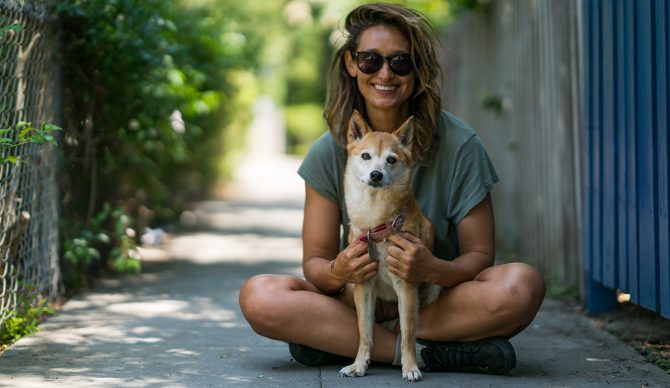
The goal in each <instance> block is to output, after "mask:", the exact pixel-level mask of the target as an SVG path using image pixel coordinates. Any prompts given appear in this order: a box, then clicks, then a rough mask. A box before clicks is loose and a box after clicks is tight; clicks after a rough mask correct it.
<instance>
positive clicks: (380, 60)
mask: <svg viewBox="0 0 670 388" xmlns="http://www.w3.org/2000/svg"><path fill="white" fill-rule="evenodd" d="M351 55H352V56H353V57H354V59H356V66H358V69H359V70H360V71H362V72H363V73H365V74H374V73H376V72H378V71H379V70H381V68H382V67H383V66H384V61H385V60H386V61H388V63H389V68H391V71H392V72H393V73H394V74H395V75H399V76H403V75H407V74H409V73H411V72H412V71H413V70H414V66H413V65H412V59H411V58H410V55H409V54H395V55H389V56H388V57H384V56H382V55H380V54H377V53H375V52H372V51H351Z"/></svg>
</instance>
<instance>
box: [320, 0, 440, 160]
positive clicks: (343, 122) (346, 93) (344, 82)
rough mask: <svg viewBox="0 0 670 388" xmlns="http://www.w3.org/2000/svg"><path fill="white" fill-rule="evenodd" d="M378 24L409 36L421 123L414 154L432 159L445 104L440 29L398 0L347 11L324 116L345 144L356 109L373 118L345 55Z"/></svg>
mask: <svg viewBox="0 0 670 388" xmlns="http://www.w3.org/2000/svg"><path fill="white" fill-rule="evenodd" d="M378 25H384V26H393V27H396V28H398V29H399V30H400V31H401V32H402V34H403V35H404V36H405V37H406V38H407V40H408V41H409V47H410V56H411V58H412V64H413V65H414V73H413V76H414V77H416V83H415V85H416V86H415V90H414V93H413V94H412V96H411V97H410V99H409V109H410V115H413V116H414V125H415V132H414V144H413V149H412V153H413V155H414V157H415V160H417V161H418V162H419V163H427V162H428V157H429V152H430V148H431V146H432V140H433V132H434V130H435V128H436V126H437V121H438V119H439V116H440V109H441V106H442V101H441V97H440V87H441V83H442V78H441V77H442V71H441V68H440V64H439V63H438V61H437V54H436V52H435V47H436V46H437V44H438V39H437V34H436V32H435V29H434V28H433V26H432V25H431V24H430V22H429V21H428V19H427V18H426V17H425V16H423V15H421V14H420V13H419V12H417V11H414V10H411V9H408V8H404V7H402V6H399V5H394V4H385V3H374V4H366V5H362V6H360V7H358V8H356V9H354V10H353V11H351V12H350V13H349V15H347V18H346V20H345V23H344V29H345V32H346V42H345V43H344V45H343V46H342V47H341V48H340V49H339V50H337V52H336V53H335V58H334V59H333V63H332V65H331V69H330V78H329V80H328V97H327V100H326V107H325V110H324V118H325V119H326V122H327V123H328V128H329V129H330V132H331V133H332V135H333V137H335V139H337V140H338V142H339V143H340V144H342V145H345V144H346V142H347V131H346V128H347V127H348V122H349V118H350V117H351V114H352V112H353V111H354V109H357V110H358V111H359V112H361V114H362V115H363V117H366V118H367V112H366V111H365V101H364V99H363V96H362V95H361V93H360V91H359V90H358V86H357V84H356V78H354V77H351V76H350V75H349V73H348V72H347V68H346V64H345V60H344V55H345V52H347V51H355V50H356V48H357V47H358V43H359V41H360V38H361V35H362V34H363V31H365V30H366V29H368V28H370V27H373V26H378Z"/></svg>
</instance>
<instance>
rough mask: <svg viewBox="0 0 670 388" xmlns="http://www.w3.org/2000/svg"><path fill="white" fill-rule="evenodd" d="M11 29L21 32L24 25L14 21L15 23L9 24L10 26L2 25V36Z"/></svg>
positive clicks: (0, 28)
mask: <svg viewBox="0 0 670 388" xmlns="http://www.w3.org/2000/svg"><path fill="white" fill-rule="evenodd" d="M9 30H12V31H14V32H21V31H23V26H22V25H20V24H19V23H14V24H12V25H9V26H4V27H0V36H2V35H4V34H5V32H7V31H9Z"/></svg>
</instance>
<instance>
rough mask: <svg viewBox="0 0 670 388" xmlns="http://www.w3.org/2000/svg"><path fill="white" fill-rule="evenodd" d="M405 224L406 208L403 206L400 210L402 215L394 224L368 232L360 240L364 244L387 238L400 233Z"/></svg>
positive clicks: (396, 218) (380, 226)
mask: <svg viewBox="0 0 670 388" xmlns="http://www.w3.org/2000/svg"><path fill="white" fill-rule="evenodd" d="M403 222H405V207H404V206H403V208H402V209H400V213H398V215H397V216H396V217H395V219H394V220H393V222H391V223H390V224H381V225H378V226H376V227H374V228H373V229H370V230H368V231H367V232H365V233H363V234H361V235H360V236H359V237H358V239H359V240H361V241H364V242H368V241H375V240H379V239H382V238H386V237H388V236H390V235H391V234H393V233H399V232H400V229H401V228H402V224H403Z"/></svg>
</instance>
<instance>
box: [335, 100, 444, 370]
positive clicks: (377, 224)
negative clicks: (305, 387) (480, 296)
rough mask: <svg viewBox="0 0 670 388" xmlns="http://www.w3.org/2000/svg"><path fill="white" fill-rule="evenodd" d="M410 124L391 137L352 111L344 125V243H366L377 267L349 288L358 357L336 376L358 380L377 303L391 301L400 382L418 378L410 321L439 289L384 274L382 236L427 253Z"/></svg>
mask: <svg viewBox="0 0 670 388" xmlns="http://www.w3.org/2000/svg"><path fill="white" fill-rule="evenodd" d="M413 135H414V125H413V123H412V117H410V118H409V119H408V120H407V121H405V123H403V124H402V125H401V126H400V128H398V129H396V130H395V131H394V132H393V133H392V134H391V133H385V132H374V131H373V130H372V128H370V127H369V126H368V125H367V123H366V122H365V120H364V119H363V117H362V116H361V115H360V114H359V113H358V111H354V113H353V114H352V116H351V119H350V120H349V132H348V139H349V143H348V146H347V151H348V153H349V158H348V160H347V166H346V170H345V173H344V196H345V201H346V205H347V212H348V214H349V219H350V222H351V229H350V231H349V242H351V241H353V239H361V240H362V241H368V245H369V252H370V258H371V259H372V260H377V261H378V262H379V266H378V272H377V275H376V276H375V277H374V278H372V279H371V280H370V281H368V282H366V283H360V284H356V285H355V287H354V302H355V304H356V311H357V316H358V331H359V345H358V354H357V355H356V359H355V361H354V363H353V364H352V365H349V366H347V367H344V368H342V370H340V376H349V377H353V376H364V375H365V372H366V371H367V369H368V365H369V363H370V351H371V349H372V342H373V339H372V332H373V326H374V319H375V316H374V315H375V303H376V300H377V298H379V299H381V300H384V301H397V302H398V313H399V321H400V333H401V336H402V342H401V351H402V377H403V379H405V380H409V381H418V380H421V379H422V376H421V372H420V371H419V367H418V366H417V362H416V342H415V341H416V339H415V332H416V322H417V319H418V312H419V308H420V307H421V306H424V305H427V304H429V303H432V302H433V301H434V300H435V299H436V298H437V296H438V294H439V292H440V287H439V286H436V285H429V284H422V285H419V284H413V283H409V282H407V281H404V280H402V279H400V278H399V277H397V276H396V275H394V274H392V273H391V272H390V271H389V268H388V265H387V263H386V257H387V256H388V253H387V249H388V247H389V246H390V245H391V243H390V242H389V241H387V240H386V237H387V236H388V235H390V234H391V233H398V232H400V231H406V232H410V233H412V234H414V235H415V236H417V237H419V238H420V239H421V241H422V242H423V243H424V245H425V246H426V247H428V249H430V250H432V248H433V227H432V225H431V223H430V221H429V220H428V219H427V218H425V217H424V216H423V215H422V214H421V211H420V210H419V204H418V203H417V201H416V199H415V198H414V195H413V193H412V162H413V159H412V152H411V146H410V145H411V144H412V138H413Z"/></svg>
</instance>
